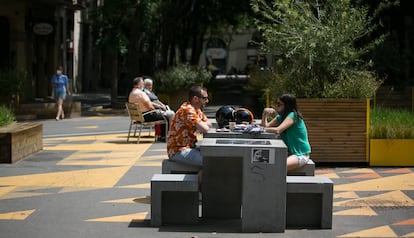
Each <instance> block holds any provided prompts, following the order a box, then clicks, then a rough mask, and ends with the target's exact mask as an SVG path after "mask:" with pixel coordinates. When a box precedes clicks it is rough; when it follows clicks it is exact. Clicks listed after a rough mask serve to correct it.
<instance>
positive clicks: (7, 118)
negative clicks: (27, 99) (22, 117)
mask: <svg viewBox="0 0 414 238" xmlns="http://www.w3.org/2000/svg"><path fill="white" fill-rule="evenodd" d="M14 120H15V117H14V114H13V112H12V111H11V110H10V109H9V108H7V107H6V106H4V105H0V127H2V126H6V125H9V124H11V123H13V122H14Z"/></svg>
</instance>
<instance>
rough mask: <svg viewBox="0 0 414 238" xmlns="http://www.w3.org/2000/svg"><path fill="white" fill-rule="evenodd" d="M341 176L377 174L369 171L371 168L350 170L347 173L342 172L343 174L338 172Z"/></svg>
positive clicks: (371, 170)
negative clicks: (347, 174)
mask: <svg viewBox="0 0 414 238" xmlns="http://www.w3.org/2000/svg"><path fill="white" fill-rule="evenodd" d="M338 173H341V174H346V173H349V174H369V173H376V172H375V171H374V170H373V169H369V168H362V169H350V170H346V171H342V172H338Z"/></svg>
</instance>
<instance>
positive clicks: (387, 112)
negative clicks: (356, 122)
mask: <svg viewBox="0 0 414 238" xmlns="http://www.w3.org/2000/svg"><path fill="white" fill-rule="evenodd" d="M370 138H371V139H414V116H413V114H412V113H410V112H408V111H404V110H392V109H387V108H381V107H376V108H374V109H371V125H370Z"/></svg>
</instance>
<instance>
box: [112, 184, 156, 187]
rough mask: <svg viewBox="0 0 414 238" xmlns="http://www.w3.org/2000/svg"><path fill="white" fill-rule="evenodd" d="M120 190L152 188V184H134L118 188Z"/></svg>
mask: <svg viewBox="0 0 414 238" xmlns="http://www.w3.org/2000/svg"><path fill="white" fill-rule="evenodd" d="M118 188H151V184H150V183H141V184H133V185H126V186H118Z"/></svg>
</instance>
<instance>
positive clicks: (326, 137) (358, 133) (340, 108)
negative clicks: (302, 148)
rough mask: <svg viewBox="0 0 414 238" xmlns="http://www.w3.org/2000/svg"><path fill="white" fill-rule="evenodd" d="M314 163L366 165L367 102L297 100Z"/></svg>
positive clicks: (353, 100)
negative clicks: (359, 163) (357, 163)
mask: <svg viewBox="0 0 414 238" xmlns="http://www.w3.org/2000/svg"><path fill="white" fill-rule="evenodd" d="M298 105H299V110H300V111H301V112H302V114H303V117H304V119H305V123H306V126H307V128H308V134H309V142H310V143H311V146H312V154H311V157H312V160H314V161H315V162H366V149H367V148H366V146H367V145H366V143H367V138H366V133H367V125H366V122H367V101H365V100H356V99H298Z"/></svg>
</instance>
